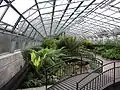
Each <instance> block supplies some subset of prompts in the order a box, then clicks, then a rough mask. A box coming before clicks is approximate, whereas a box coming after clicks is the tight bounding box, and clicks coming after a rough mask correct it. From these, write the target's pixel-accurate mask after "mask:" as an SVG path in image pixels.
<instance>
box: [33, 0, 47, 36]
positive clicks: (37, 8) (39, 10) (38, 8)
mask: <svg viewBox="0 0 120 90" xmlns="http://www.w3.org/2000/svg"><path fill="white" fill-rule="evenodd" d="M35 3H36V6H37V9H38V10H37V11H38V13H39V16H40V19H41V22H42V25H43V29H44V31H45V34H46V36H47V32H46V29H45V25H44V23H43V19H42V16H41V13H40V10H39V6H38V4H37V0H35Z"/></svg>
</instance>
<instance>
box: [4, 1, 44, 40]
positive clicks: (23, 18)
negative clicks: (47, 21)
mask: <svg viewBox="0 0 120 90" xmlns="http://www.w3.org/2000/svg"><path fill="white" fill-rule="evenodd" d="M4 1H5V2H6V3H7V4H9V5H10V7H11V8H12V9H14V10H15V11H16V12H17V13H18V14H19V15H20V16H21V17H22V18H23V19H24V20H26V18H25V17H24V16H23V15H22V14H21V13H20V12H19V11H18V10H17V9H16V8H15V7H14V6H13V5H12V4H11V3H10V2H9V1H8V0H4ZM26 21H27V22H28V24H30V25H31V26H32V27H33V28H34V29H35V30H36V28H35V27H34V26H33V25H32V24H31V23H30V22H29V21H28V20H26ZM36 32H38V31H37V30H36ZM38 33H39V34H40V35H41V36H42V38H43V35H42V34H41V33H40V32H38Z"/></svg>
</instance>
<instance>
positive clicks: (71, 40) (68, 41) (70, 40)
mask: <svg viewBox="0 0 120 90" xmlns="http://www.w3.org/2000/svg"><path fill="white" fill-rule="evenodd" d="M62 47H64V48H63V50H62V51H63V53H65V54H66V55H68V56H75V55H77V56H79V54H78V53H79V51H80V41H78V40H77V39H76V37H71V36H65V37H60V41H59V43H58V48H62Z"/></svg>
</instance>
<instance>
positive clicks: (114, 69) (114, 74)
mask: <svg viewBox="0 0 120 90" xmlns="http://www.w3.org/2000/svg"><path fill="white" fill-rule="evenodd" d="M113 79H114V80H113V84H115V62H114V78H113Z"/></svg>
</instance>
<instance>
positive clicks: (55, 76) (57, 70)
mask: <svg viewBox="0 0 120 90" xmlns="http://www.w3.org/2000/svg"><path fill="white" fill-rule="evenodd" d="M91 61H92V60H91ZM85 62H86V61H83V58H82V57H81V58H80V60H77V61H74V60H73V59H69V60H65V63H63V62H60V63H58V64H56V65H54V66H51V67H49V68H47V69H46V70H45V78H46V80H45V85H46V90H47V89H48V85H54V84H57V83H60V82H62V81H64V80H66V79H68V78H70V77H72V76H75V75H80V74H83V73H88V67H87V64H86V63H85ZM94 63H95V64H96V65H98V67H99V66H102V65H103V61H101V60H99V59H95V60H94ZM101 71H102V69H101Z"/></svg>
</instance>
